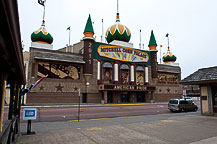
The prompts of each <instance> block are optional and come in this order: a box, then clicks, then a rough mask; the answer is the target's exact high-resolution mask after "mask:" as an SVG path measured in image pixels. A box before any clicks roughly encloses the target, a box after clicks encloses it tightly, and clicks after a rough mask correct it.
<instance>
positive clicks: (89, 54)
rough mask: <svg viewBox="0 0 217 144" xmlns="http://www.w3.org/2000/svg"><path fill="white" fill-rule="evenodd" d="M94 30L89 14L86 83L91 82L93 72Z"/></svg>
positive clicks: (86, 45)
mask: <svg viewBox="0 0 217 144" xmlns="http://www.w3.org/2000/svg"><path fill="white" fill-rule="evenodd" d="M93 36H94V30H93V25H92V21H91V17H90V15H89V17H88V20H87V23H86V26H85V29H84V37H83V41H84V61H85V65H84V76H85V80H86V85H89V84H90V82H89V81H90V78H91V77H92V74H93V44H94V37H93Z"/></svg>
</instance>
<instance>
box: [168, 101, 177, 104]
mask: <svg viewBox="0 0 217 144" xmlns="http://www.w3.org/2000/svg"><path fill="white" fill-rule="evenodd" d="M169 103H170V104H178V100H170V102H169Z"/></svg>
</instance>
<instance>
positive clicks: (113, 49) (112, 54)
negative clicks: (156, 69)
mask: <svg viewBox="0 0 217 144" xmlns="http://www.w3.org/2000/svg"><path fill="white" fill-rule="evenodd" d="M97 52H98V54H99V55H100V56H101V57H107V58H110V59H114V60H120V61H126V62H148V60H149V55H148V53H146V52H143V51H139V50H136V49H132V48H127V47H121V46H112V45H100V46H99V47H98V48H97Z"/></svg>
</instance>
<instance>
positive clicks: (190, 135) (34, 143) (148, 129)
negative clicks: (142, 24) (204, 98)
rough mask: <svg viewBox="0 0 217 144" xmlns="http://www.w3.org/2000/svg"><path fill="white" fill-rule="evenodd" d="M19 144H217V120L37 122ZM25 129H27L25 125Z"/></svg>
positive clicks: (165, 117) (192, 116) (194, 116)
mask: <svg viewBox="0 0 217 144" xmlns="http://www.w3.org/2000/svg"><path fill="white" fill-rule="evenodd" d="M34 127H35V128H36V129H35V130H36V134H35V135H29V136H27V135H25V136H24V135H23V136H20V137H19V139H18V142H17V143H18V144H28V143H31V144H38V143H42V144H54V143H55V144H58V143H61V144H62V143H65V144H70V143H73V144H81V143H83V144H86V143H87V144H141V143H143V144H145V143H148V144H187V143H191V144H204V143H205V144H206V143H207V144H216V143H217V117H209V116H200V115H199V113H177V114H161V115H152V116H137V117H128V118H117V119H104V120H103V119H102V120H93V121H84V122H79V123H78V122H72V121H68V122H53V123H34V125H33V128H34ZM21 129H22V130H25V128H24V126H21Z"/></svg>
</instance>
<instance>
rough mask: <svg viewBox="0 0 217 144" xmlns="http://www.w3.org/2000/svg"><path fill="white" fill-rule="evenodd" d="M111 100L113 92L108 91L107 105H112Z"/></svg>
mask: <svg viewBox="0 0 217 144" xmlns="http://www.w3.org/2000/svg"><path fill="white" fill-rule="evenodd" d="M112 98H113V92H111V91H108V103H112V102H113V101H112Z"/></svg>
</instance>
